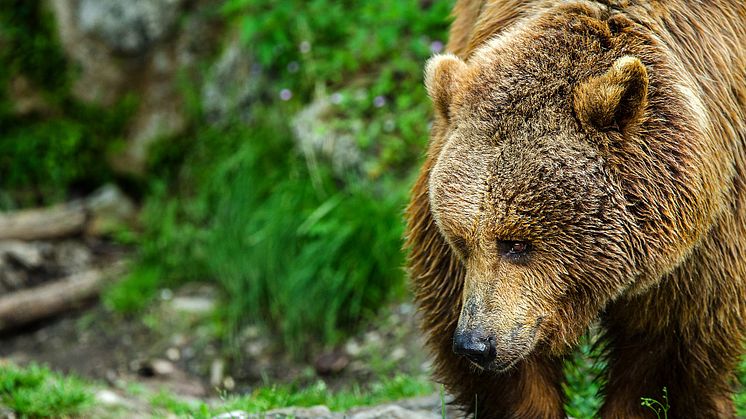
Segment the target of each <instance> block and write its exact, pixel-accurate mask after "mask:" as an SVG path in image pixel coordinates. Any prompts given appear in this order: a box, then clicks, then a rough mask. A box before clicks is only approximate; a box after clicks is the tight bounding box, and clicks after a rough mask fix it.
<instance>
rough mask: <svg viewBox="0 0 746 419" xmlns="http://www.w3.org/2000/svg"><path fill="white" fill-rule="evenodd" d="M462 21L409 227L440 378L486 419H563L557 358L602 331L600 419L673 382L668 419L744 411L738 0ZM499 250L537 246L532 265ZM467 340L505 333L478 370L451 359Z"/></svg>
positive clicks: (742, 11)
mask: <svg viewBox="0 0 746 419" xmlns="http://www.w3.org/2000/svg"><path fill="white" fill-rule="evenodd" d="M705 3H706V4H705ZM454 14H455V17H456V19H455V21H454V23H453V26H452V29H451V37H450V42H449V45H448V50H449V51H450V52H451V53H453V54H455V56H440V57H436V58H434V59H433V60H432V61H431V62H430V63H429V65H428V70H427V74H426V79H427V87H428V92H429V93H430V95H431V97H432V99H433V102H434V105H435V108H436V110H437V112H436V119H435V121H434V125H433V129H432V133H431V141H430V146H429V150H428V153H427V158H426V160H425V162H424V164H423V166H422V169H421V172H420V176H419V178H418V180H417V182H416V184H415V186H414V188H413V191H412V197H411V202H410V205H409V207H408V211H407V216H408V229H407V246H408V248H409V249H410V256H409V269H410V273H411V277H412V283H413V288H414V292H415V299H416V301H417V302H418V304H419V307H420V309H421V312H422V316H423V321H422V327H423V329H424V330H425V332H426V333H427V334H428V342H429V345H430V347H431V349H432V350H433V352H434V354H435V363H434V368H435V376H436V378H437V379H438V380H439V381H441V382H443V383H444V384H445V385H446V387H447V389H448V390H449V391H451V392H452V393H453V394H454V395H455V396H456V402H457V403H458V404H460V405H462V406H464V408H465V409H466V410H467V411H473V409H474V406H475V399H476V400H477V402H476V405H477V406H478V407H477V408H478V417H479V418H480V419H482V418H524V417H526V418H527V417H532V418H533V417H537V418H538V417H542V418H555V417H563V416H564V414H563V413H562V405H563V396H562V394H563V393H562V389H561V380H562V370H561V362H562V359H563V356H565V355H566V354H567V353H568V352H569V351H570V350H571V349H572V347H573V345H574V344H575V342H577V339H578V337H579V336H581V335H582V334H583V333H584V332H585V331H586V330H587V328H588V326H589V325H590V324H591V323H592V322H593V321H595V320H597V319H598V320H600V322H601V324H602V326H603V327H604V330H605V333H606V341H607V342H608V347H609V351H608V365H609V367H608V371H607V375H608V377H607V380H606V381H607V384H606V385H605V389H604V391H605V395H606V397H605V403H604V405H603V407H602V410H601V412H600V414H601V416H602V417H604V418H636V417H641V418H642V417H649V414H650V412H649V411H645V408H643V407H641V406H640V397H655V398H660V397H661V390H662V388H663V387H666V388H667V389H668V395H669V399H670V403H671V410H670V411H669V417H687V418H713V417H724V418H728V417H733V416H734V411H733V405H732V402H731V399H730V395H731V392H732V389H733V376H732V372H733V370H734V368H735V366H736V364H737V361H738V357H739V355H740V354H741V351H742V343H743V340H744V332H745V331H746V321H745V320H744V318H745V317H746V3H745V2H742V1H741V0H712V1H709V2H687V1H684V0H669V1H654V0H650V1H643V0H639V1H637V0H618V1H615V0H606V1H599V2H593V1H585V0H577V1H559V0H534V1H517V0H471V1H470V0H459V1H458V2H457V4H456V7H455V9H454ZM500 240H507V241H511V240H513V241H515V240H518V241H525V242H528V243H530V245H531V248H530V251H529V253H528V254H527V255H528V256H527V258H526V259H525V260H524V259H521V260H520V261H519V260H517V259H516V260H513V259H509V258H508V257H507V256H506V254H505V253H503V252H502V250H501V248H500V246H499V243H500V242H499V241H500ZM473 327H480V328H482V329H484V330H486V331H487V332H489V333H491V335H492V336H493V337H494V338H495V342H496V347H497V353H498V355H497V360H496V361H495V362H496V364H495V365H494V366H491V367H489V368H488V369H487V370H480V369H478V368H475V367H474V366H472V365H471V364H470V363H469V362H468V361H466V360H465V359H462V358H460V357H458V356H456V355H455V354H454V353H453V351H452V338H453V334H454V332H455V331H456V329H457V328H459V329H464V328H473ZM506 366H508V367H506ZM506 368H507V371H503V370H505V369H506Z"/></svg>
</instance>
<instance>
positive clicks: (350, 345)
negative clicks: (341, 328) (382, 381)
mask: <svg viewBox="0 0 746 419" xmlns="http://www.w3.org/2000/svg"><path fill="white" fill-rule="evenodd" d="M345 352H347V354H348V355H350V356H352V357H356V356H358V355H360V354H361V353H362V352H363V348H362V347H361V346H360V344H359V343H358V342H357V340H355V339H350V340H348V341H347V343H345Z"/></svg>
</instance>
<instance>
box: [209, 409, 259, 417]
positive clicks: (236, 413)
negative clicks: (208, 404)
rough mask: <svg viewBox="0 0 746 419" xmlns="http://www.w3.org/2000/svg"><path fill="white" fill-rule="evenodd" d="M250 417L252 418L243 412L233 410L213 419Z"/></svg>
mask: <svg viewBox="0 0 746 419" xmlns="http://www.w3.org/2000/svg"><path fill="white" fill-rule="evenodd" d="M249 417H251V415H249V414H248V413H246V412H244V411H243V410H233V411H230V412H225V413H221V414H219V415H217V416H213V417H212V419H248V418H249Z"/></svg>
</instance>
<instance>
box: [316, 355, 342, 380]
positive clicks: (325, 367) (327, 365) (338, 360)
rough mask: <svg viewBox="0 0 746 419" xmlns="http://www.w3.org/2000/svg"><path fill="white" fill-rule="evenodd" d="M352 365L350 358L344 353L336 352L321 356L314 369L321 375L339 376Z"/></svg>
mask: <svg viewBox="0 0 746 419" xmlns="http://www.w3.org/2000/svg"><path fill="white" fill-rule="evenodd" d="M349 363H350V358H349V357H348V356H347V354H346V353H345V352H344V351H341V350H334V351H331V352H326V353H323V354H321V355H319V356H318V357H317V358H316V361H315V362H314V368H315V369H316V372H317V373H318V374H319V375H333V374H339V373H340V372H342V370H344V369H345V367H347V365H348V364H349Z"/></svg>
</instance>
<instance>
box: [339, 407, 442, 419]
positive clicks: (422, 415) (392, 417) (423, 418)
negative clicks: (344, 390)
mask: <svg viewBox="0 0 746 419" xmlns="http://www.w3.org/2000/svg"><path fill="white" fill-rule="evenodd" d="M347 417H348V418H349V419H441V416H440V415H438V414H436V413H432V412H428V411H422V410H417V411H416V410H409V409H405V408H403V407H401V406H398V405H394V404H390V405H383V406H375V407H372V408H364V409H360V410H356V411H355V412H350V413H349V414H348V416H347Z"/></svg>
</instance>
